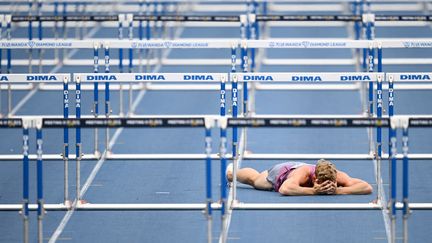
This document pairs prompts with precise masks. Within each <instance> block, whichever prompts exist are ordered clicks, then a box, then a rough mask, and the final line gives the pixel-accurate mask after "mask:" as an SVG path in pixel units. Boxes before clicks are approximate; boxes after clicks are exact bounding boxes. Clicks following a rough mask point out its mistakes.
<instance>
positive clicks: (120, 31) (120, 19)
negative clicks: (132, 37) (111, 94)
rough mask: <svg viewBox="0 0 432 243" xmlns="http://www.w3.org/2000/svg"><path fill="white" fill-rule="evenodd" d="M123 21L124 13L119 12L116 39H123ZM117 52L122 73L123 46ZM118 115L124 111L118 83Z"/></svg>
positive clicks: (121, 88) (121, 87)
mask: <svg viewBox="0 0 432 243" xmlns="http://www.w3.org/2000/svg"><path fill="white" fill-rule="evenodd" d="M124 21H125V15H124V14H119V15H118V39H119V40H123V22H124ZM118 52H119V65H118V68H119V72H120V73H123V48H119V49H118ZM119 87H120V89H119V100H120V101H119V106H120V107H119V115H120V116H121V117H122V116H124V111H123V103H124V102H123V84H121V83H120V84H119Z"/></svg>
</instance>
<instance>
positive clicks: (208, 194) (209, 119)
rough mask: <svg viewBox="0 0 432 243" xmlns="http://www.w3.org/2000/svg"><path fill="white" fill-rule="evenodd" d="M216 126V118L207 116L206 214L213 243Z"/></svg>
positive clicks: (209, 239)
mask: <svg viewBox="0 0 432 243" xmlns="http://www.w3.org/2000/svg"><path fill="white" fill-rule="evenodd" d="M213 126H214V120H213V118H212V117H207V118H205V152H206V173H205V174H206V210H205V214H206V217H207V242H208V243H211V242H212V240H213V233H212V229H213V210H212V207H211V204H212V176H211V171H212V164H211V163H212V158H211V152H212V137H211V129H212V128H213Z"/></svg>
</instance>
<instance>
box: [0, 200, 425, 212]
mask: <svg viewBox="0 0 432 243" xmlns="http://www.w3.org/2000/svg"><path fill="white" fill-rule="evenodd" d="M72 207H73V208H74V209H75V210H78V211H159V210H161V211H203V210H205V209H206V204H205V203H80V204H77V205H65V204H63V203H59V204H50V203H46V204H44V210H46V211H68V210H71V208H72ZM211 207H212V209H213V210H220V209H221V205H220V204H219V203H212V204H211ZM383 208H385V207H384V206H382V205H380V204H379V203H378V204H377V203H249V202H247V203H246V202H235V203H233V204H232V205H231V209H233V210H354V211H363V210H381V209H383ZM409 208H410V209H411V210H431V209H432V203H409ZM37 209H38V205H37V204H29V210H30V211H36V210H37ZM396 209H397V210H402V209H403V203H401V202H397V203H396ZM21 210H22V204H0V211H21Z"/></svg>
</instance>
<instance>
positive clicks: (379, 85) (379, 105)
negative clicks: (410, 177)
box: [375, 75, 383, 201]
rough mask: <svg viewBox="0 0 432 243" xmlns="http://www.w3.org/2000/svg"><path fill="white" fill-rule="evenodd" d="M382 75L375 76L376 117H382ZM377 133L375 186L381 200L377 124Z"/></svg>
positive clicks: (379, 132) (380, 153) (380, 137)
mask: <svg viewBox="0 0 432 243" xmlns="http://www.w3.org/2000/svg"><path fill="white" fill-rule="evenodd" d="M382 79H383V77H382V76H381V75H378V76H377V101H376V106H377V118H378V119H381V118H382V106H383V98H382V92H383V91H382V82H383V80H382ZM376 129H377V135H376V143H377V145H376V154H375V158H376V165H377V166H376V167H377V168H376V181H377V188H378V193H377V195H378V201H381V199H382V198H380V195H381V187H380V185H381V158H382V128H381V127H380V126H378V127H377V128H376Z"/></svg>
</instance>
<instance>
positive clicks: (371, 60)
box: [368, 42, 375, 153]
mask: <svg viewBox="0 0 432 243" xmlns="http://www.w3.org/2000/svg"><path fill="white" fill-rule="evenodd" d="M374 62H375V51H374V44H373V42H371V43H370V44H369V49H368V72H370V73H372V72H374V69H375V63H374ZM368 88H369V96H368V97H369V98H368V106H369V108H368V109H369V111H368V117H370V118H372V117H373V116H374V82H373V81H372V80H371V81H369V83H368ZM368 134H369V153H373V151H374V150H375V146H374V141H373V134H372V128H368Z"/></svg>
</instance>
